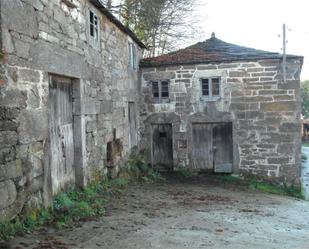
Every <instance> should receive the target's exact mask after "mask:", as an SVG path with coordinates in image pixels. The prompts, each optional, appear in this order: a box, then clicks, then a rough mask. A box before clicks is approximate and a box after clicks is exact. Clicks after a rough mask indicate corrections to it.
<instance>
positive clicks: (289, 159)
mask: <svg viewBox="0 0 309 249" xmlns="http://www.w3.org/2000/svg"><path fill="white" fill-rule="evenodd" d="M213 39H215V38H213ZM185 51H186V49H184V51H180V52H179V53H181V54H182V55H183V54H185ZM189 52H190V51H188V53H189ZM218 53H220V52H218ZM176 54H177V52H176ZM170 56H171V57H172V56H176V55H175V54H174V53H172V54H171V55H170ZM168 60H169V55H166V57H165V56H162V57H158V59H156V58H154V59H149V60H148V61H147V60H145V61H144V62H142V69H141V70H142V94H143V103H142V105H141V114H142V115H141V117H142V119H143V121H144V125H145V133H144V134H143V139H142V147H143V148H144V150H145V151H146V152H147V155H148V159H149V162H151V161H153V157H154V155H153V148H152V147H151V146H150V143H149V141H153V134H152V130H153V129H152V128H151V127H152V126H153V125H154V124H171V125H172V129H173V131H172V133H173V136H172V137H173V155H172V156H173V166H174V168H175V167H179V166H185V167H190V168H193V169H194V168H196V167H195V166H194V165H195V164H194V160H195V158H194V154H193V151H194V144H193V143H194V141H193V138H192V137H193V133H194V131H193V129H192V126H193V124H203V123H204V124H224V123H232V140H233V143H232V146H231V148H230V150H232V153H233V159H232V164H233V169H232V172H233V173H236V174H243V175H248V174H249V175H255V176H258V177H263V178H265V179H269V180H272V181H277V182H281V183H282V182H286V183H289V184H291V183H294V184H296V185H298V184H299V177H300V165H301V161H300V155H301V151H300V150H301V138H300V136H301V135H300V113H301V110H300V83H299V77H300V70H301V65H302V58H301V57H298V58H297V57H295V58H293V57H291V58H289V59H288V61H287V75H286V77H287V81H286V82H284V81H283V77H282V59H280V58H278V59H277V58H276V59H271V58H269V59H263V60H258V59H256V60H248V59H247V60H241V59H240V60H238V61H237V60H235V61H230V62H229V61H226V62H221V63H220V62H217V63H211V62H208V63H202V62H200V63H190V64H186V63H177V64H178V65H177V64H176V61H175V64H176V65H172V64H173V62H171V63H169V65H164V64H165V63H166V61H168ZM149 61H150V62H153V61H154V63H157V64H158V66H151V65H149ZM171 61H172V60H171ZM159 64H162V65H159ZM166 64H167V63H166ZM210 77H219V78H220V79H221V81H220V82H221V84H220V88H221V90H220V97H219V98H217V99H212V100H210V101H209V100H207V99H203V97H202V89H201V79H202V78H210ZM160 80H167V81H169V99H168V100H165V101H164V102H163V103H157V102H156V101H154V97H153V92H152V85H151V84H152V82H156V81H160ZM223 143H224V142H223ZM225 149H226V151H225V153H228V150H229V149H228V148H225ZM210 151H211V150H210ZM211 152H212V151H211ZM223 154H224V152H223Z"/></svg>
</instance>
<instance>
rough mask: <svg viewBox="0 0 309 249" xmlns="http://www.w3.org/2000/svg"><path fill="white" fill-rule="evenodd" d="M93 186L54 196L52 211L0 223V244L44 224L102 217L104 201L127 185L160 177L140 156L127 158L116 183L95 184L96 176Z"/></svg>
mask: <svg viewBox="0 0 309 249" xmlns="http://www.w3.org/2000/svg"><path fill="white" fill-rule="evenodd" d="M97 175H98V177H97V176H96V180H95V182H94V183H93V184H91V185H89V186H87V187H85V188H84V189H77V188H71V189H69V190H68V191H66V192H62V193H59V194H58V195H57V196H55V198H54V201H53V204H52V207H51V208H49V209H37V210H34V211H32V212H31V213H30V214H27V215H25V214H24V215H19V216H17V217H16V218H15V219H14V220H12V221H8V222H0V241H4V240H9V239H11V238H12V237H13V236H15V235H16V234H23V233H26V232H29V231H31V230H33V229H35V228H37V227H39V226H42V225H44V224H48V223H49V224H54V225H55V226H56V227H57V228H63V227H71V226H74V225H75V224H76V222H78V221H80V220H84V219H87V218H91V217H95V216H99V215H103V214H104V213H105V205H106V203H107V197H108V196H111V195H117V194H119V193H122V192H123V191H124V190H125V189H126V187H127V186H128V185H129V183H130V181H141V182H153V181H158V180H163V178H162V177H161V175H160V174H159V173H157V172H155V171H154V170H153V169H152V168H150V167H149V166H148V164H147V163H146V161H145V160H144V158H143V157H142V156H140V155H135V156H131V157H130V159H129V161H128V163H127V167H124V168H123V169H122V170H121V172H120V175H125V176H124V177H121V176H120V177H119V178H116V179H112V180H108V179H101V180H99V178H100V177H99V172H98V173H97Z"/></svg>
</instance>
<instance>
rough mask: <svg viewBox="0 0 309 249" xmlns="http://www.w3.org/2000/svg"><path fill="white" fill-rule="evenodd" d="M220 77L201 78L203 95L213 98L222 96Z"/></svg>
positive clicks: (209, 98)
mask: <svg viewBox="0 0 309 249" xmlns="http://www.w3.org/2000/svg"><path fill="white" fill-rule="evenodd" d="M220 87H221V83H220V78H218V77H215V78H204V79H201V88H202V97H203V98H206V99H208V100H213V99H216V98H218V97H220Z"/></svg>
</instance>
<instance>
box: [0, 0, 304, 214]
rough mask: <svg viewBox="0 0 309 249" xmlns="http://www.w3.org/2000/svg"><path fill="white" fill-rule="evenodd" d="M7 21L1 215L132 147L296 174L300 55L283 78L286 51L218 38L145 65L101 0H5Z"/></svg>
mask: <svg viewBox="0 0 309 249" xmlns="http://www.w3.org/2000/svg"><path fill="white" fill-rule="evenodd" d="M0 21H1V22H0V24H1V29H0V30H1V34H0V46H1V51H2V52H1V63H0V197H1V198H0V220H3V219H11V218H12V217H15V216H16V214H18V213H20V212H21V211H22V210H27V209H29V208H30V207H36V206H40V205H45V206H48V205H50V203H51V200H52V197H53V195H55V194H56V193H58V192H59V191H61V190H63V189H65V188H66V187H67V186H70V185H74V184H75V185H77V186H85V185H87V184H88V183H89V182H91V181H92V180H94V179H95V178H96V177H97V176H98V175H99V174H102V175H106V174H108V173H109V174H115V173H117V171H118V169H119V167H120V166H121V165H123V163H124V162H125V161H126V159H127V157H128V156H129V154H130V153H131V152H132V150H133V149H135V148H137V149H139V150H142V151H144V152H145V154H146V156H147V158H148V160H149V162H150V163H151V164H152V165H156V166H161V167H163V168H164V169H174V168H176V167H191V168H193V169H196V170H206V171H214V172H227V173H241V174H253V175H258V176H262V177H265V178H270V179H274V180H277V181H280V182H287V183H298V179H299V174H300V103H299V75H300V71H301V66H302V61H303V58H302V57H299V56H287V64H286V67H287V70H286V81H284V80H283V74H282V58H281V55H280V54H277V53H269V52H264V51H259V50H255V49H250V48H245V47H240V46H236V45H232V44H228V43H225V42H223V41H221V40H219V39H217V38H215V37H214V36H213V37H212V38H210V39H209V40H207V41H205V42H202V43H198V44H196V45H193V46H191V47H188V48H186V49H182V50H179V51H176V52H173V53H170V54H167V55H162V56H159V57H156V58H150V59H145V60H142V61H141V63H140V64H139V61H140V58H141V54H142V49H144V48H145V46H144V44H143V43H142V42H141V41H139V40H138V39H137V37H136V36H135V35H134V34H133V33H132V31H130V30H129V29H127V28H126V27H124V26H123V25H122V24H121V23H120V22H119V21H118V20H117V19H116V18H115V17H114V16H113V15H111V14H110V13H109V12H108V10H107V9H105V8H104V6H102V4H101V3H100V0H0ZM139 66H141V69H140V68H139ZM140 77H141V78H140ZM137 114H138V115H137Z"/></svg>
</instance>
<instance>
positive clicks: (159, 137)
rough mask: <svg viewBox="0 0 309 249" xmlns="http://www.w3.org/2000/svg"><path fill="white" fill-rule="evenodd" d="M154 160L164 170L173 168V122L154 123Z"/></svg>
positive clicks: (154, 163)
mask: <svg viewBox="0 0 309 249" xmlns="http://www.w3.org/2000/svg"><path fill="white" fill-rule="evenodd" d="M152 162H153V165H154V166H155V167H157V168H159V169H162V170H171V169H172V168H173V134H172V125H171V124H154V125H152Z"/></svg>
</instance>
